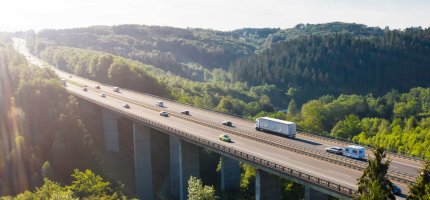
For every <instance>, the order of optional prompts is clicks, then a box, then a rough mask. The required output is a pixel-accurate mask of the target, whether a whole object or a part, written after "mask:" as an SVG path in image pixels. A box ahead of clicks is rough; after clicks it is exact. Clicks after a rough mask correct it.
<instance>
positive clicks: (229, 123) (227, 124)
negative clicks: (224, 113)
mask: <svg viewBox="0 0 430 200" xmlns="http://www.w3.org/2000/svg"><path fill="white" fill-rule="evenodd" d="M221 123H222V125H224V126H233V124H232V123H231V121H223V122H221Z"/></svg>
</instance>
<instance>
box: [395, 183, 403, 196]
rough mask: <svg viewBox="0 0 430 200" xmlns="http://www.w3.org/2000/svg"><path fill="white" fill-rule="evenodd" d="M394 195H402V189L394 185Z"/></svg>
mask: <svg viewBox="0 0 430 200" xmlns="http://www.w3.org/2000/svg"><path fill="white" fill-rule="evenodd" d="M393 194H395V195H399V194H402V189H400V188H399V186H397V185H396V184H394V183H393Z"/></svg>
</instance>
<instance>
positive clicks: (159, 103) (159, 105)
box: [155, 101, 164, 107]
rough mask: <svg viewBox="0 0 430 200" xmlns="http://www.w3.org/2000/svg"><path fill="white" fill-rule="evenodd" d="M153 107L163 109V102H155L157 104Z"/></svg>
mask: <svg viewBox="0 0 430 200" xmlns="http://www.w3.org/2000/svg"><path fill="white" fill-rule="evenodd" d="M155 105H156V106H158V107H164V102H162V101H157V103H155Z"/></svg>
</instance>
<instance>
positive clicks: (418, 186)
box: [407, 161, 430, 200]
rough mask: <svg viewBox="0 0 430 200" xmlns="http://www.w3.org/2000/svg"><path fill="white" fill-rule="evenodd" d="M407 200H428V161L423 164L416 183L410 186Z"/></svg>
mask: <svg viewBox="0 0 430 200" xmlns="http://www.w3.org/2000/svg"><path fill="white" fill-rule="evenodd" d="M407 199H411V200H415V199H417V200H421V199H427V200H428V199H430V161H426V162H425V164H424V168H423V169H422V170H421V173H420V175H419V176H418V177H417V181H416V183H415V184H412V185H410V187H409V196H408V198H407Z"/></svg>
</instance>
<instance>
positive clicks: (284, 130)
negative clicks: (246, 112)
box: [255, 117, 296, 138]
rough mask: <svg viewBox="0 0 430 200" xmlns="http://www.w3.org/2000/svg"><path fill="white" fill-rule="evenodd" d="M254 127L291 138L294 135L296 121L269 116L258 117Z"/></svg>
mask: <svg viewBox="0 0 430 200" xmlns="http://www.w3.org/2000/svg"><path fill="white" fill-rule="evenodd" d="M255 129H257V130H258V131H264V132H269V133H275V134H280V135H284V136H287V137H291V138H294V137H295V136H296V123H294V122H289V121H284V120H280V119H274V118H270V117H260V118H258V119H257V120H256V123H255Z"/></svg>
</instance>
